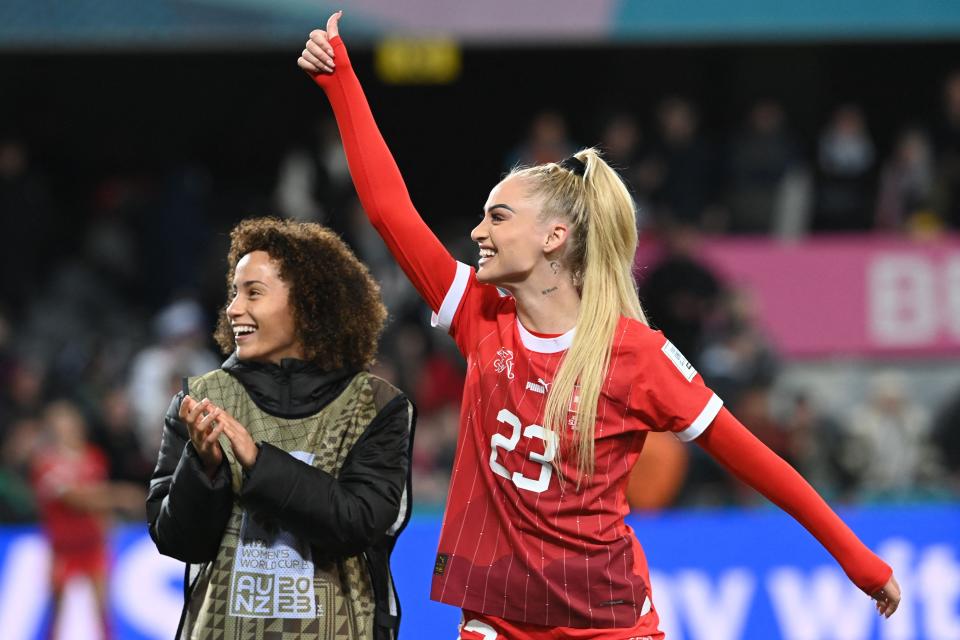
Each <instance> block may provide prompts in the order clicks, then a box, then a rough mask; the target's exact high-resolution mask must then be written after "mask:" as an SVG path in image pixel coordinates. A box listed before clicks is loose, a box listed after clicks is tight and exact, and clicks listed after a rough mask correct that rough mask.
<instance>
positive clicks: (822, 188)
mask: <svg viewBox="0 0 960 640" xmlns="http://www.w3.org/2000/svg"><path fill="white" fill-rule="evenodd" d="M875 162H876V152H875V151H874V147H873V141H872V140H871V138H870V133H869V132H868V131H867V125H866V122H865V120H864V117H863V112H862V111H861V110H860V107H858V106H856V105H852V104H848V105H844V106H842V107H840V108H838V109H837V110H836V111H834V112H833V115H832V116H831V117H830V122H829V123H828V124H827V127H826V128H825V129H824V131H823V133H821V134H820V140H819V142H818V147H817V181H818V184H817V192H818V193H817V204H816V210H815V212H814V217H813V229H814V231H866V230H867V229H869V228H870V227H871V226H872V225H871V222H872V217H873V216H872V214H873V195H874V186H873V170H874V164H875Z"/></svg>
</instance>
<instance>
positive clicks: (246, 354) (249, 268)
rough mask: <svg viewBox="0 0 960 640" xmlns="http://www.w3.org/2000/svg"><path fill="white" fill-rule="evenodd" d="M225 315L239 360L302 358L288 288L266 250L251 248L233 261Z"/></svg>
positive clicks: (277, 360) (276, 361)
mask: <svg viewBox="0 0 960 640" xmlns="http://www.w3.org/2000/svg"><path fill="white" fill-rule="evenodd" d="M227 318H228V319H229V321H230V326H231V327H232V328H233V336H234V340H235V341H236V345H237V357H238V358H240V359H241V360H253V361H257V362H270V363H274V364H279V363H280V360H281V359H283V358H300V359H303V357H304V355H303V346H302V345H301V344H300V340H299V339H298V338H297V332H296V324H295V322H294V317H293V307H292V306H291V305H290V288H289V287H288V285H287V283H286V282H284V281H283V279H281V278H280V269H279V266H278V265H277V263H276V262H275V261H273V260H271V259H270V254H268V253H267V252H266V251H251V252H250V253H248V254H246V255H245V256H243V257H242V258H240V260H239V261H238V262H237V268H236V269H235V270H234V276H233V297H232V299H231V301H230V305H229V306H228V307H227Z"/></svg>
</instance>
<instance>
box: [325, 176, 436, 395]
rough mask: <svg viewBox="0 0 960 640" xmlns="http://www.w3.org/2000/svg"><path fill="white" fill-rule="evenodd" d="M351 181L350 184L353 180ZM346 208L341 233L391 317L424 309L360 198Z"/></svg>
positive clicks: (352, 201)
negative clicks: (368, 216)
mask: <svg viewBox="0 0 960 640" xmlns="http://www.w3.org/2000/svg"><path fill="white" fill-rule="evenodd" d="M347 180H348V182H349V177H348V178H347ZM351 184H352V183H351ZM342 207H343V212H344V215H345V220H343V223H344V225H345V226H344V227H343V229H342V230H341V232H342V236H343V239H344V241H346V242H347V244H349V245H350V247H351V248H352V249H353V250H354V252H356V254H357V257H358V258H360V260H362V261H363V263H364V264H365V265H367V268H369V269H370V274H371V275H372V276H373V277H374V279H376V281H377V283H378V284H379V285H380V295H381V296H382V297H383V304H384V305H386V307H387V311H389V313H390V317H391V318H403V317H406V315H407V314H408V313H410V312H411V311H412V310H413V309H421V308H422V304H423V303H422V302H421V301H420V296H419V295H417V292H416V290H415V289H414V288H413V285H412V284H410V279H409V278H407V276H405V275H404V273H403V270H402V269H400V265H399V264H397V261H396V260H394V259H393V256H392V255H390V251H389V250H387V245H385V244H384V243H383V239H382V238H380V234H379V233H377V230H376V229H374V228H373V225H372V224H370V221H369V220H368V219H367V214H366V213H364V211H363V207H361V205H360V200H359V199H358V198H357V196H356V195H351V196H350V197H349V198H348V199H347V200H346V202H345V203H344V204H343V205H342ZM404 388H407V387H404Z"/></svg>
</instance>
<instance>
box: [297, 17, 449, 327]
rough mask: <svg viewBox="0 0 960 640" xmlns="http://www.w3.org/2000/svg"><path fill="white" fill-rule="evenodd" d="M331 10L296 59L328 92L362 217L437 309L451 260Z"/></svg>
mask: <svg viewBox="0 0 960 640" xmlns="http://www.w3.org/2000/svg"><path fill="white" fill-rule="evenodd" d="M341 14H342V12H337V13H335V14H333V15H332V16H331V17H330V19H329V20H328V21H327V29H326V30H325V31H324V30H322V29H315V30H314V31H312V32H310V39H309V40H308V41H307V44H306V48H305V49H304V50H303V54H302V55H301V57H300V59H299V60H298V61H297V64H298V65H299V66H300V67H301V68H302V69H303V70H304V71H306V72H307V73H308V74H309V75H310V77H311V78H312V79H313V81H314V82H316V83H317V84H318V85H319V86H320V87H321V88H322V89H323V90H324V92H325V93H326V94H327V98H328V99H329V100H330V105H331V106H332V107H333V113H334V116H335V117H336V119H337V126H338V127H339V129H340V137H341V138H342V140H343V147H344V150H345V151H346V154H347V162H348V164H349V165H350V175H351V176H352V177H353V184H354V186H355V187H356V189H357V194H358V195H359V196H360V203H361V204H362V205H363V208H364V210H365V211H366V212H367V217H369V218H370V222H371V223H372V224H373V226H374V227H375V228H376V230H377V232H378V233H379V234H380V236H381V237H382V238H383V240H384V242H385V243H386V245H387V247H388V248H389V249H390V252H391V253H392V254H393V257H394V258H395V259H396V261H397V262H398V263H399V264H400V267H401V268H402V269H403V271H404V273H406V274H407V277H408V278H410V281H411V282H412V283H413V285H414V286H415V287H416V288H417V291H419V292H420V295H421V296H423V298H424V300H426V301H427V304H429V305H430V307H431V308H432V309H433V310H434V311H437V310H438V309H439V308H440V304H441V303H442V302H443V298H444V296H445V295H446V293H447V289H449V288H450V284H451V283H452V282H453V277H454V274H455V273H456V269H457V266H456V261H455V260H454V259H453V257H452V256H451V255H450V254H449V252H448V251H447V250H446V249H445V248H444V247H443V245H442V244H441V243H440V241H439V240H438V239H437V237H436V236H435V235H434V234H433V232H432V231H430V229H429V227H427V225H426V224H425V223H424V222H423V219H422V218H421V217H420V214H419V213H417V210H416V209H415V208H414V206H413V202H411V200H410V194H409V193H407V187H406V185H405V184H404V182H403V177H402V176H401V175H400V169H399V168H398V167H397V163H396V162H395V161H394V159H393V156H392V155H391V154H390V149H389V148H387V143H386V142H385V141H384V139H383V136H382V135H380V130H379V129H378V128H377V123H376V121H375V120H374V119H373V114H372V113H371V111H370V106H369V105H368V104H367V99H366V96H365V95H364V93H363V88H362V87H361V86H360V81H359V80H358V79H357V76H356V74H355V73H354V71H353V67H352V66H351V64H350V58H349V57H348V56H347V50H346V48H345V47H344V45H343V41H342V40H341V39H340V36H339V31H338V26H337V23H338V21H339V19H340V16H341Z"/></svg>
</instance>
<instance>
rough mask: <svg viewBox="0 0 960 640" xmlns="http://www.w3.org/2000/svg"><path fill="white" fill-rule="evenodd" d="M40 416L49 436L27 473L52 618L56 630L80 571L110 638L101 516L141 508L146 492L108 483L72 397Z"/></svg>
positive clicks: (107, 636)
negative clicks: (45, 551) (44, 546)
mask: <svg viewBox="0 0 960 640" xmlns="http://www.w3.org/2000/svg"><path fill="white" fill-rule="evenodd" d="M44 422H45V426H46V428H47V435H48V438H49V441H48V444H47V445H46V446H45V447H43V448H42V449H41V450H40V451H39V452H38V453H37V455H36V459H35V462H34V464H33V474H32V476H33V485H34V487H35V490H36V494H37V499H38V502H39V504H40V507H41V521H42V525H43V531H44V533H45V534H46V535H47V538H48V540H49V541H50V547H51V551H52V555H53V559H52V573H51V578H50V581H51V587H52V591H53V622H52V623H51V624H52V626H53V630H54V631H55V630H56V624H57V622H58V614H59V612H60V607H61V604H62V597H63V594H64V590H65V588H66V586H67V583H68V582H69V581H70V580H72V579H74V578H77V577H84V578H87V579H88V580H90V582H91V583H92V586H93V589H94V593H95V595H96V601H97V606H98V609H99V614H100V620H101V624H102V628H103V630H104V633H103V636H104V637H105V638H110V637H112V635H111V633H110V625H109V615H108V611H107V594H106V589H107V585H106V572H107V538H106V522H105V516H106V515H107V514H109V513H110V512H111V511H112V510H114V509H127V510H130V511H132V512H134V513H137V512H138V511H141V510H142V509H143V502H144V500H145V499H146V492H145V491H144V490H143V489H142V488H139V487H132V486H130V485H111V484H109V483H107V463H106V460H105V458H104V456H103V454H102V453H101V452H100V451H99V450H97V449H96V448H95V447H94V446H93V445H91V444H90V443H89V442H88V441H87V433H86V424H85V422H84V420H83V416H82V415H81V414H80V411H79V410H78V409H77V408H76V406H74V405H73V404H72V403H70V402H67V401H64V400H60V401H57V402H53V403H51V404H50V405H49V406H48V407H47V408H46V409H45V411H44ZM50 636H51V637H54V633H51V634H50Z"/></svg>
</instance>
